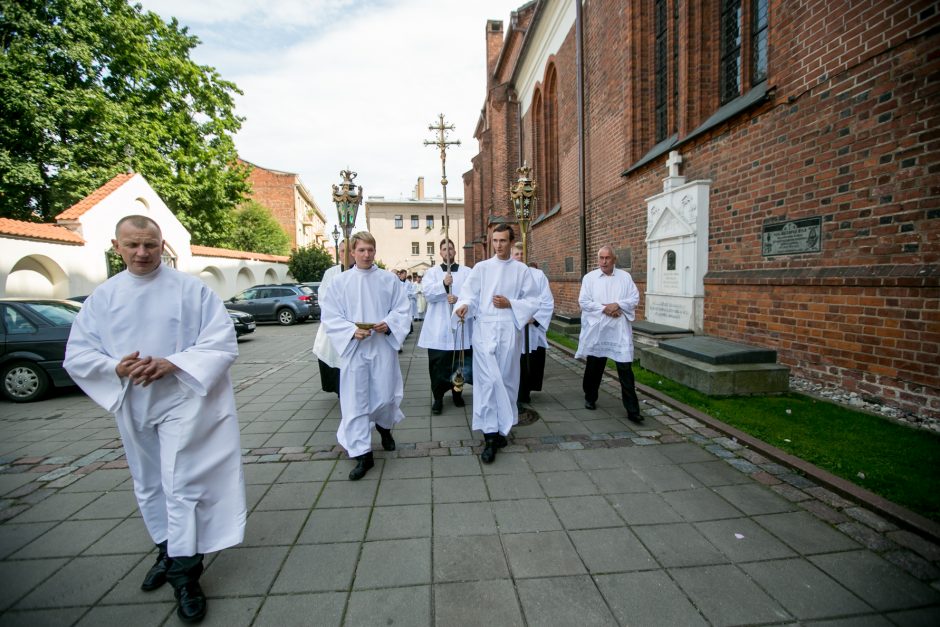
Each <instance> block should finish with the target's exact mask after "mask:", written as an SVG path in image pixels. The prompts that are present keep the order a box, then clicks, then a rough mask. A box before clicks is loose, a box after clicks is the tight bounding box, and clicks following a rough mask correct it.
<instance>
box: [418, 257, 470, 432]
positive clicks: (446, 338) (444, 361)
mask: <svg viewBox="0 0 940 627" xmlns="http://www.w3.org/2000/svg"><path fill="white" fill-rule="evenodd" d="M440 254H441V259H442V260H443V261H444V263H442V264H441V265H438V266H434V267H433V268H429V269H428V271H427V272H425V273H424V278H423V279H422V282H421V284H422V285H423V286H424V297H425V298H426V299H427V301H428V310H427V313H426V314H425V316H424V325H422V327H421V335H420V336H419V337H418V346H419V347H420V348H425V349H427V351H428V372H429V374H430V375H431V398H432V403H431V413H432V414H435V415H437V414H440V413H441V412H442V411H443V409H444V393H445V392H447V390H451V398H452V399H453V401H454V405H455V406H456V407H463V406H464V405H465V404H466V403H465V402H464V399H463V393H462V392H457V391H455V390H454V389H453V384H452V382H451V377H452V375H453V374H454V372H455V371H456V369H457V368H458V367H459V366H460V359H461V355H460V349H461V344H462V345H463V346H462V348H463V349H464V350H463V360H464V364H467V363H468V362H469V363H471V364H472V360H473V350H472V348H471V341H472V340H473V322H472V321H471V320H467V321H466V322H465V323H464V325H463V328H462V329H461V330H460V331H461V334H460V335H459V336H458V335H457V334H456V333H455V329H453V328H451V323H450V317H451V311H452V309H453V307H454V305H455V304H456V302H457V299H458V298H459V297H460V294H461V290H462V289H463V285H464V283H465V282H466V280H467V277H469V276H470V268H468V267H467V266H462V265H460V264H457V263H454V258H455V254H456V249H455V248H454V242H453V241H451V240H448V239H442V240H441V243H440ZM464 376H465V377H466V373H464Z"/></svg>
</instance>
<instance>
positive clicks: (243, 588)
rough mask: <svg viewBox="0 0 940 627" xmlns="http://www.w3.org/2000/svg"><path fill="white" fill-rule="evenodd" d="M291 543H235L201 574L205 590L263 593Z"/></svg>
mask: <svg viewBox="0 0 940 627" xmlns="http://www.w3.org/2000/svg"><path fill="white" fill-rule="evenodd" d="M287 551H288V547H286V546H272V547H233V548H231V549H226V550H224V551H222V552H221V553H219V554H218V555H217V556H216V558H215V559H214V560H212V564H210V565H209V567H208V568H207V569H206V571H205V573H204V574H203V575H202V577H201V578H200V580H199V581H200V583H201V584H202V586H203V588H204V589H205V590H206V594H208V595H210V596H211V595H212V594H213V593H214V594H218V595H225V596H233V595H236V596H251V595H257V594H264V593H265V592H267V591H268V589H269V588H270V587H271V583H272V582H273V581H274V578H275V577H276V576H277V574H278V572H279V571H280V569H281V564H283V562H284V558H285V557H287Z"/></svg>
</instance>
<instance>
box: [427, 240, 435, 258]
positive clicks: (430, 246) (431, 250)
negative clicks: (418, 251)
mask: <svg viewBox="0 0 940 627" xmlns="http://www.w3.org/2000/svg"><path fill="white" fill-rule="evenodd" d="M427 250H428V254H429V255H433V254H434V242H428V248H427Z"/></svg>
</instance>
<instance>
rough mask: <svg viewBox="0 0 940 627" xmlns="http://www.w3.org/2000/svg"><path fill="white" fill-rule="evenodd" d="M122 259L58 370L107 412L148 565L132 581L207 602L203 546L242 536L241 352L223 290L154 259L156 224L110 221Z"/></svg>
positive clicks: (159, 247) (181, 608)
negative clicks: (146, 540)
mask: <svg viewBox="0 0 940 627" xmlns="http://www.w3.org/2000/svg"><path fill="white" fill-rule="evenodd" d="M112 243H113V245H114V249H115V251H116V252H117V253H118V254H120V255H121V258H122V259H123V260H124V263H125V264H127V270H126V271H124V272H121V273H119V274H117V275H115V276H114V277H112V278H111V279H109V280H108V281H106V282H105V283H103V284H102V285H101V286H99V287H98V288H97V289H95V290H94V292H93V293H92V294H91V296H89V297H88V299H87V300H86V301H85V303H84V305H83V306H82V309H81V312H80V313H79V314H78V317H77V318H76V319H75V322H74V323H73V324H72V329H71V333H70V335H69V340H68V345H67V348H66V356H65V369H66V370H67V371H68V373H69V375H71V377H72V379H74V380H75V382H76V383H77V384H78V385H79V386H80V387H81V388H82V389H83V390H84V391H85V392H86V393H87V394H88V396H89V397H91V399H92V400H94V401H95V402H96V403H98V404H99V405H100V406H101V407H103V408H105V409H107V410H108V411H110V412H113V413H114V415H115V418H116V419H117V426H118V430H119V432H120V434H121V440H122V442H123V444H124V452H125V455H126V457H127V465H128V467H129V468H130V471H131V476H132V477H133V480H134V493H135V495H136V497H137V503H138V505H139V507H140V512H141V514H142V516H143V520H144V524H145V525H146V527H147V531H148V532H149V533H150V536H151V538H153V541H154V542H155V543H156V544H157V546H158V554H159V555H158V558H157V562H156V564H154V566H153V567H152V568H151V569H150V571H149V572H148V573H147V575H146V577H145V579H144V582H143V583H142V584H141V588H142V589H144V590H147V591H149V590H155V589H156V588H158V587H160V586H161V585H163V583H164V582H167V581H169V582H170V584H171V585H172V586H173V588H174V591H175V594H176V598H177V601H178V605H177V614H178V615H179V617H180V618H181V619H183V620H184V621H187V622H195V621H198V620H201V619H202V617H203V616H204V615H205V613H206V599H205V594H204V593H203V592H202V589H201V587H200V586H199V576H200V574H201V573H202V569H203V566H202V561H203V554H204V553H211V552H215V551H220V550H222V549H224V548H227V547H230V546H233V545H236V544H238V543H240V542H241V541H242V538H243V537H244V532H245V516H246V507H245V486H244V478H243V474H242V464H241V446H240V443H239V428H238V417H237V415H236V412H235V395H234V392H233V390H232V382H231V379H230V377H229V369H230V367H231V366H232V363H233V362H234V361H235V358H236V357H237V356H238V348H237V343H236V340H235V330H234V327H233V326H232V322H231V319H230V318H229V316H228V314H227V313H226V311H225V307H224V306H223V304H222V301H221V300H220V299H219V297H218V296H216V295H215V294H214V293H213V292H212V290H211V289H209V287H208V286H207V285H206V284H205V283H203V282H202V281H200V280H199V279H197V278H195V277H192V276H190V275H188V274H184V273H182V272H178V271H176V270H175V269H173V268H171V267H169V266H165V265H163V264H162V259H161V255H162V253H163V249H164V242H163V236H162V234H161V231H160V227H159V226H158V225H157V224H156V223H155V222H154V221H153V220H151V219H150V218H147V217H145V216H128V217H126V218H123V219H122V220H121V221H120V222H119V223H118V225H117V228H116V232H115V239H114V240H112Z"/></svg>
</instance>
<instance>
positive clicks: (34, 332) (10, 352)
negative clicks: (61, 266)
mask: <svg viewBox="0 0 940 627" xmlns="http://www.w3.org/2000/svg"><path fill="white" fill-rule="evenodd" d="M79 309H81V305H79V304H78V303H73V302H70V301H66V300H54V299H41V298H40V299H27V298H3V299H0V384H2V391H3V395H4V396H6V397H7V398H8V399H10V400H11V401H13V402H15V403H26V402H29V401H35V400H39V399H40V398H42V397H43V396H45V395H46V393H47V392H48V390H49V386H50V385H53V386H55V387H64V386H67V385H74V382H73V381H72V379H71V378H70V377H69V375H68V373H67V372H65V369H64V368H63V367H62V360H63V359H65V344H66V342H67V341H68V339H69V331H70V330H71V328H72V321H73V320H75V316H76V315H78V311H79Z"/></svg>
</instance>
